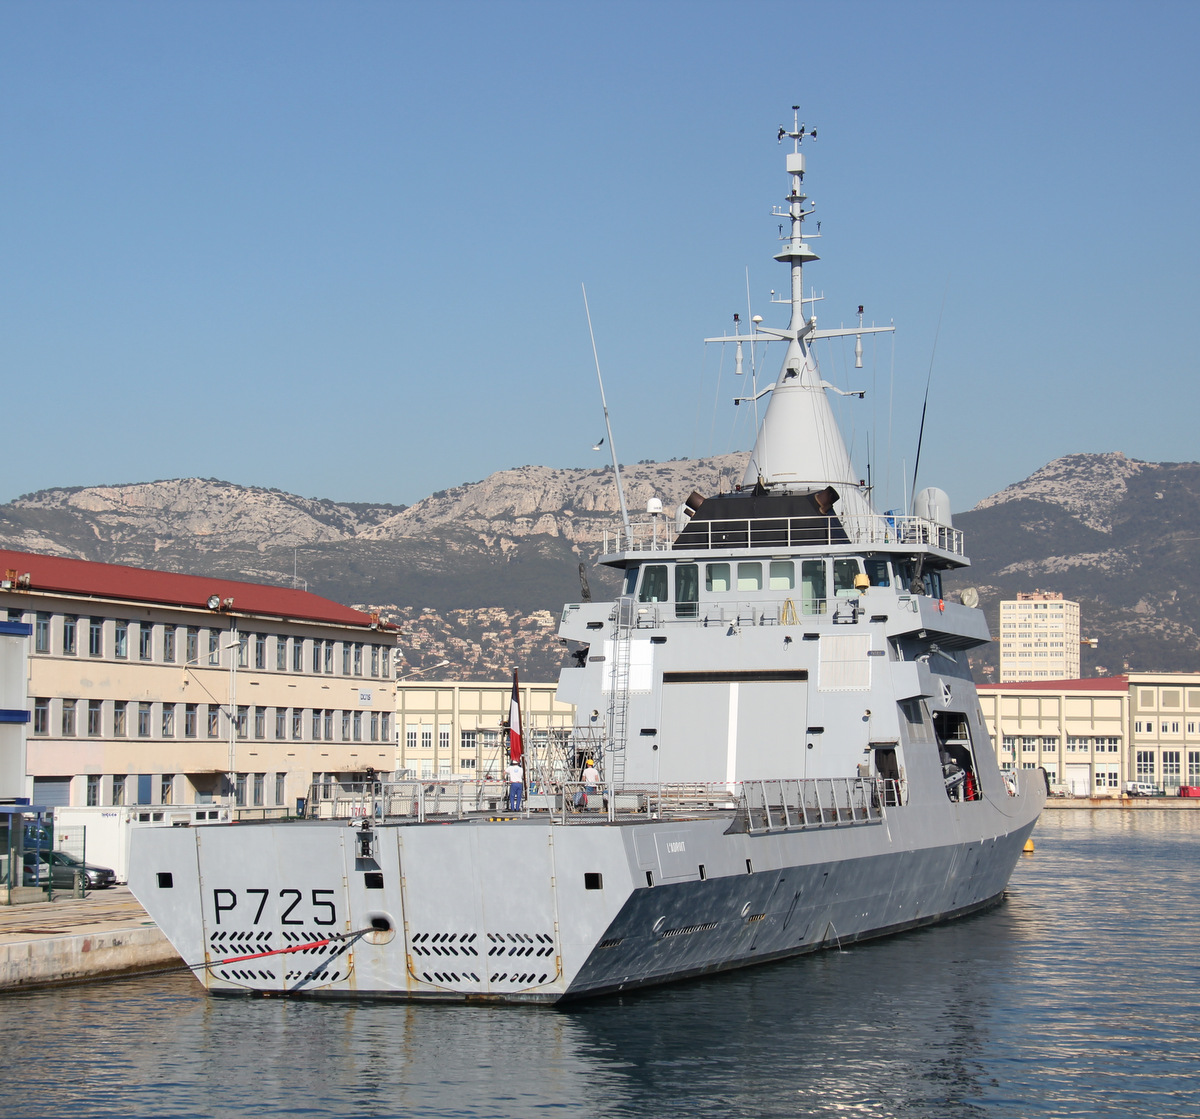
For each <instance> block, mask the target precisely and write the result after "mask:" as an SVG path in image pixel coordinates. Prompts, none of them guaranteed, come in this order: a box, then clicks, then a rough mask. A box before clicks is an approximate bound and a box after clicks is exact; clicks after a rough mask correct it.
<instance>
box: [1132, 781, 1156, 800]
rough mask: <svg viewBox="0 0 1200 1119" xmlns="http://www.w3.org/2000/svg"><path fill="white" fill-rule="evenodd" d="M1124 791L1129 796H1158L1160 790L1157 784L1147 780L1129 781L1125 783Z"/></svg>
mask: <svg viewBox="0 0 1200 1119" xmlns="http://www.w3.org/2000/svg"><path fill="white" fill-rule="evenodd" d="M1125 792H1126V793H1128V794H1129V795H1130V796H1131V797H1160V796H1162V795H1163V794H1162V790H1161V789H1160V788H1159V787H1158V786H1157V785H1151V784H1150V783H1149V782H1147V781H1130V782H1128V783H1127V784H1126V785H1125Z"/></svg>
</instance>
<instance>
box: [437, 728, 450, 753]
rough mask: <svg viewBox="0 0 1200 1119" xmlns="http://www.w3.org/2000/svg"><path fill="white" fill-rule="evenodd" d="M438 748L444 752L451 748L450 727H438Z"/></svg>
mask: <svg viewBox="0 0 1200 1119" xmlns="http://www.w3.org/2000/svg"><path fill="white" fill-rule="evenodd" d="M438 749H439V750H440V751H441V752H442V753H443V754H445V753H448V752H449V750H450V728H449V727H438Z"/></svg>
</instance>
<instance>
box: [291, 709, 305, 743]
mask: <svg viewBox="0 0 1200 1119" xmlns="http://www.w3.org/2000/svg"><path fill="white" fill-rule="evenodd" d="M292 737H293V738H295V739H301V738H303V737H304V710H303V708H300V707H293V708H292Z"/></svg>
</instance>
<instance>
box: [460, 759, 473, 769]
mask: <svg viewBox="0 0 1200 1119" xmlns="http://www.w3.org/2000/svg"><path fill="white" fill-rule="evenodd" d="M458 767H459V769H474V768H475V759H474V758H460V759H459V762H458Z"/></svg>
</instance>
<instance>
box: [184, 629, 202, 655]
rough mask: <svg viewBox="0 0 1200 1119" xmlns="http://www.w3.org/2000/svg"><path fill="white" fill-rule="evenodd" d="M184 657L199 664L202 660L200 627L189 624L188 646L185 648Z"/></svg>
mask: <svg viewBox="0 0 1200 1119" xmlns="http://www.w3.org/2000/svg"><path fill="white" fill-rule="evenodd" d="M184 659H185V660H186V661H187V663H188V664H197V663H199V661H200V627H199V626H188V630H187V646H186V648H185V649H184Z"/></svg>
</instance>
